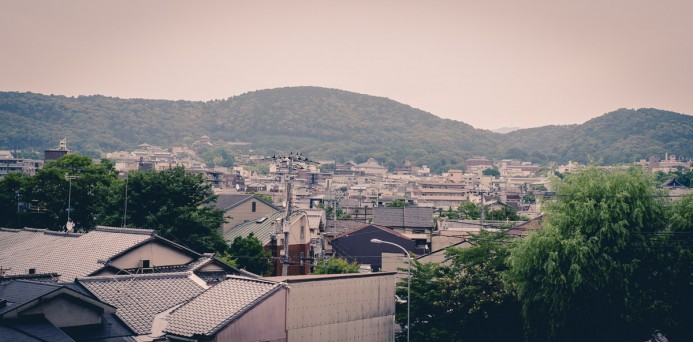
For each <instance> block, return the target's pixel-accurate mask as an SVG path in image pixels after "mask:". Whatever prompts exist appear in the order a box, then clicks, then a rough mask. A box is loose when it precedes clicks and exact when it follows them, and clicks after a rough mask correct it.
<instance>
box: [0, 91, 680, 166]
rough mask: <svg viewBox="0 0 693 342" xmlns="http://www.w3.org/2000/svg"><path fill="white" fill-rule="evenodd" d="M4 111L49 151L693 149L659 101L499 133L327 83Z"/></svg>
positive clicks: (25, 98) (542, 152) (15, 137)
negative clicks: (202, 146)
mask: <svg viewBox="0 0 693 342" xmlns="http://www.w3.org/2000/svg"><path fill="white" fill-rule="evenodd" d="M0 120H2V121H3V122H4V124H3V125H2V127H0V149H11V148H14V147H19V148H26V147H33V148H36V149H39V150H41V149H44V148H46V147H53V146H55V145H56V144H57V142H58V140H59V139H60V138H62V137H67V139H68V141H69V144H70V147H71V148H73V149H74V150H75V151H78V152H81V153H86V154H90V155H93V156H97V155H99V154H100V153H103V152H109V151H115V150H123V149H133V148H135V146H137V145H138V144H142V143H149V144H154V145H161V146H168V145H170V144H173V143H177V142H183V141H188V142H189V141H192V140H194V139H197V138H199V137H200V136H202V135H208V136H210V137H211V138H212V139H213V140H219V139H223V140H225V141H246V142H251V143H252V144H253V149H254V150H255V151H256V152H260V153H262V152H266V153H275V152H277V151H281V152H285V151H302V152H304V153H307V154H309V155H310V156H311V157H313V158H316V159H317V158H321V159H322V158H325V159H327V158H330V159H337V160H338V161H343V160H345V159H354V160H356V161H364V160H366V159H367V158H368V157H374V158H376V159H377V160H379V161H380V162H382V163H384V164H386V165H388V166H390V167H394V166H396V165H398V164H401V163H402V162H403V161H404V160H405V159H410V160H411V161H412V162H415V163H417V164H427V165H429V166H430V167H431V168H432V169H433V170H436V171H444V170H447V169H449V168H457V167H462V166H463V160H464V159H465V158H468V157H471V156H477V155H482V156H487V157H491V158H522V159H525V160H532V161H536V162H542V161H548V160H552V161H557V162H565V161H567V160H575V161H581V162H586V161H588V160H590V159H594V160H597V159H599V158H603V160H604V161H605V162H609V163H615V162H630V161H633V160H637V159H640V158H647V157H649V156H650V155H653V154H657V155H664V153H665V152H669V153H670V154H677V155H680V156H691V151H693V143H692V142H691V141H692V140H693V139H691V138H692V134H693V133H691V132H693V117H691V116H689V115H683V114H678V113H673V112H668V111H662V110H658V109H638V110H632V109H619V110H617V111H614V112H611V113H608V114H605V115H603V116H601V117H598V118H595V119H592V120H590V121H588V122H586V123H584V124H582V125H568V126H545V127H539V128H530V129H521V130H517V131H513V132H510V133H507V134H498V133H493V132H490V131H487V130H481V129H475V128H473V127H472V126H470V125H468V124H466V123H463V122H459V121H454V120H449V119H442V118H439V117H437V116H435V115H433V114H431V113H427V112H424V111H421V110H419V109H415V108H412V107H410V106H407V105H405V104H402V103H399V102H396V101H393V100H390V99H387V98H383V97H376V96H369V95H363V94H357V93H353V92H348V91H343V90H336V89H327V88H318V87H289V88H277V89H268V90H259V91H254V92H249V93H245V94H242V95H239V96H234V97H231V98H229V99H226V100H216V101H208V102H199V101H198V102H195V101H168V100H144V99H118V98H112V97H106V96H100V95H99V96H80V97H76V98H72V97H65V96H54V95H41V94H34V93H18V92H0Z"/></svg>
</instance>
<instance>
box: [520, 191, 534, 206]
mask: <svg viewBox="0 0 693 342" xmlns="http://www.w3.org/2000/svg"><path fill="white" fill-rule="evenodd" d="M536 201H537V197H536V196H535V195H534V193H531V192H530V193H528V194H526V195H524V196H522V202H524V203H535V202H536Z"/></svg>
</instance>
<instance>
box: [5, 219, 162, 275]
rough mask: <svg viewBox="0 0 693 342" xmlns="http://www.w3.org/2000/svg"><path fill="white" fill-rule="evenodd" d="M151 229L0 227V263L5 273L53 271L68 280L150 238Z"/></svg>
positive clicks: (89, 271) (87, 272) (97, 266)
mask: <svg viewBox="0 0 693 342" xmlns="http://www.w3.org/2000/svg"><path fill="white" fill-rule="evenodd" d="M153 234H154V231H152V230H148V229H134V228H112V227H97V228H96V229H94V230H92V231H90V232H89V233H86V234H70V233H61V232H53V231H47V230H44V229H32V228H24V229H6V228H2V229H0V265H2V266H3V267H4V268H11V270H10V271H8V272H7V274H8V275H16V274H26V273H28V270H29V269H30V268H33V269H35V271H36V273H50V272H55V273H58V274H60V280H61V281H72V280H73V279H74V278H76V277H81V276H86V275H88V274H91V273H92V272H94V271H96V270H98V269H100V268H102V267H103V265H102V264H99V263H98V262H97V261H98V260H108V259H109V258H111V257H112V256H114V255H116V254H118V253H121V252H123V251H125V250H127V249H129V248H131V247H133V246H135V245H137V244H139V243H142V242H144V241H146V240H148V239H150V238H152V235H153Z"/></svg>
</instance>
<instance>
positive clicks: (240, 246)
mask: <svg viewBox="0 0 693 342" xmlns="http://www.w3.org/2000/svg"><path fill="white" fill-rule="evenodd" d="M229 254H230V255H232V256H233V258H234V259H235V260H236V264H237V265H238V267H240V268H243V269H245V270H246V271H249V272H252V273H255V274H258V275H269V274H270V271H271V270H272V264H271V260H272V256H271V254H270V252H269V251H268V250H266V249H265V246H263V245H262V242H261V241H260V240H258V238H256V237H255V235H253V233H250V234H249V235H248V236H247V237H245V238H244V237H240V236H237V237H236V238H235V239H234V240H233V243H231V246H230V247H229Z"/></svg>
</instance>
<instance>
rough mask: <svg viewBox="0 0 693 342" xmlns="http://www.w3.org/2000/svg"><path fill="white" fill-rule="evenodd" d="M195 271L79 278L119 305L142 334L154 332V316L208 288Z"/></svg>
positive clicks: (124, 316) (120, 313)
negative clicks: (152, 330)
mask: <svg viewBox="0 0 693 342" xmlns="http://www.w3.org/2000/svg"><path fill="white" fill-rule="evenodd" d="M195 278H197V276H195V275H194V274H193V273H192V272H185V273H158V274H145V275H122V276H100V277H89V278H79V279H78V282H79V283H80V284H81V285H82V286H84V287H85V288H86V289H87V290H89V292H91V293H92V294H94V295H95V296H96V297H97V298H98V299H99V300H101V301H103V302H106V303H108V304H111V305H113V306H115V307H116V308H118V311H117V312H116V315H117V316H118V317H119V318H120V319H121V320H122V321H123V322H125V324H127V325H128V326H129V327H130V328H131V329H132V330H134V331H135V332H136V333H137V334H138V335H146V334H149V333H150V332H151V329H152V323H153V320H154V316H156V315H157V314H158V313H160V312H162V311H165V310H168V309H170V308H172V307H174V306H176V305H178V304H181V303H183V302H185V301H187V300H189V299H191V298H193V297H195V296H197V295H199V294H200V293H202V292H203V291H204V290H205V287H204V286H203V285H202V284H204V282H203V281H202V280H201V279H195Z"/></svg>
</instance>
